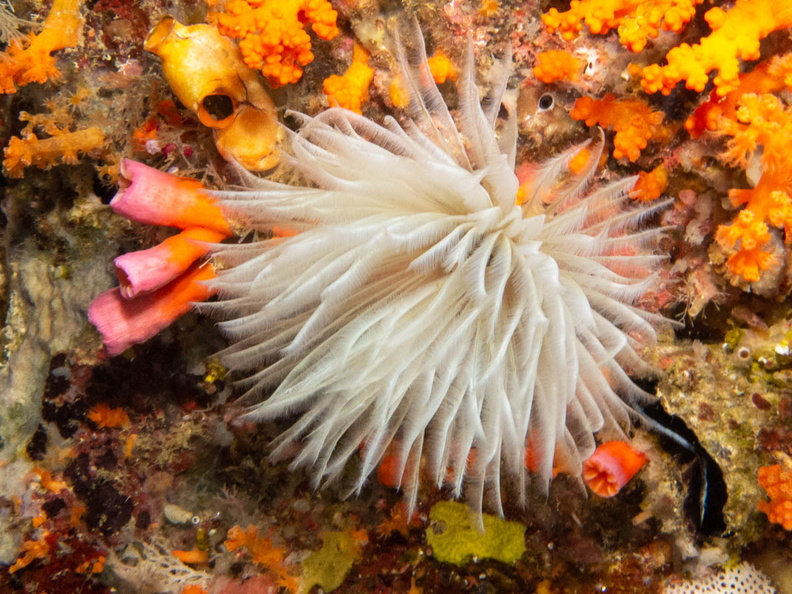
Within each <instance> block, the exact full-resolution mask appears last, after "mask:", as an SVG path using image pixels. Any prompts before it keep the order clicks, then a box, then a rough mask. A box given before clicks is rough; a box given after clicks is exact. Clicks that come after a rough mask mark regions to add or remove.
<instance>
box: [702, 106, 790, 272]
mask: <svg viewBox="0 0 792 594" xmlns="http://www.w3.org/2000/svg"><path fill="white" fill-rule="evenodd" d="M720 129H721V130H722V131H723V132H724V133H725V134H727V135H729V136H731V139H730V140H729V143H728V145H727V150H726V153H725V157H726V158H727V160H728V161H730V162H731V163H734V164H736V165H739V166H741V167H747V166H748V164H749V163H750V161H751V159H752V157H753V155H754V153H755V152H756V151H757V150H758V149H760V148H761V151H762V153H761V154H762V156H761V165H762V175H761V177H760V178H759V181H758V182H757V183H756V185H755V186H754V187H753V188H749V189H744V190H738V189H734V190H731V191H730V192H729V199H730V201H731V203H732V204H733V205H734V206H744V208H743V209H742V210H741V211H740V212H739V214H738V215H737V217H736V218H735V220H734V222H732V223H731V224H729V225H721V226H720V227H719V228H718V231H717V233H716V235H715V239H716V241H717V242H718V243H719V245H720V246H721V247H722V248H723V249H724V250H725V251H726V252H727V253H728V254H729V258H728V260H727V265H728V268H729V271H730V272H731V273H732V274H734V275H739V276H741V277H742V278H744V279H745V280H747V281H750V282H754V281H758V280H759V278H760V275H761V273H762V271H763V270H767V269H768V268H770V267H771V266H772V265H773V263H774V262H775V261H776V258H775V256H774V255H773V254H772V253H771V252H770V251H767V250H766V249H763V247H765V246H766V244H768V243H769V242H770V240H771V232H770V229H769V226H772V227H777V228H783V229H784V234H785V239H786V242H787V243H789V242H790V241H792V198H791V197H790V195H792V155H791V154H790V153H789V146H788V144H789V140H788V139H789V138H790V135H792V108H790V107H788V106H786V105H785V104H784V103H783V102H782V101H781V100H780V99H779V98H778V97H776V96H775V95H772V94H769V93H765V94H761V95H759V94H756V93H746V94H744V95H742V96H741V97H740V99H739V101H738V102H737V104H736V109H735V112H734V119H732V118H730V117H725V116H722V117H721V118H720Z"/></svg>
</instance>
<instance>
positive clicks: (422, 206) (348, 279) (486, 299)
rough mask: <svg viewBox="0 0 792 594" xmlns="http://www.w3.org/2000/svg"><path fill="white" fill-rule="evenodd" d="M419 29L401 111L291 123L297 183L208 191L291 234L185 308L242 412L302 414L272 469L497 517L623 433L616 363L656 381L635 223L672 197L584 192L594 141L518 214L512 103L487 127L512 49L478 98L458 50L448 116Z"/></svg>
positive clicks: (229, 248)
mask: <svg viewBox="0 0 792 594" xmlns="http://www.w3.org/2000/svg"><path fill="white" fill-rule="evenodd" d="M415 37H416V41H415V43H414V45H415V47H413V48H411V49H410V51H409V52H408V51H407V50H401V51H400V64H401V69H402V77H403V80H404V83H405V86H406V87H407V89H408V90H409V96H410V106H409V109H410V114H411V119H409V120H407V121H405V122H404V123H401V124H400V123H397V122H396V121H395V120H394V119H392V118H386V119H385V121H384V123H383V124H377V123H375V122H373V121H371V120H369V119H366V118H365V117H362V116H360V115H357V114H354V113H352V112H350V111H346V110H342V109H329V110H327V111H325V112H323V113H321V114H320V115H318V116H316V117H308V116H305V115H302V114H293V115H294V116H295V117H296V118H298V119H299V120H300V121H301V124H302V125H301V128H300V130H299V132H297V133H292V134H291V139H290V140H291V152H292V154H291V156H284V163H283V166H284V167H288V168H291V169H292V170H293V171H294V172H295V173H296V174H297V175H298V176H299V177H300V178H301V179H302V180H304V185H289V184H282V183H276V182H273V181H268V180H263V179H259V178H256V177H253V176H250V177H249V178H248V185H249V187H248V188H246V189H243V190H239V191H223V192H216V193H214V194H213V195H214V197H215V198H216V199H217V200H218V203H219V205H220V207H221V209H222V210H223V212H224V214H225V215H226V216H227V217H228V218H229V219H230V220H232V221H234V222H235V223H237V224H239V225H240V226H241V227H243V228H249V229H254V230H258V231H268V230H271V229H272V228H275V227H277V228H288V229H293V230H295V231H296V232H297V233H296V234H295V235H294V236H291V237H287V238H275V239H270V240H264V241H259V242H255V243H249V244H241V245H219V246H217V247H216V250H215V252H214V258H215V262H216V264H217V265H218V268H219V269H220V271H219V272H218V276H217V277H216V278H215V279H214V280H212V281H210V282H209V286H210V287H211V288H212V290H215V291H217V294H218V295H219V297H220V299H219V301H217V302H216V303H208V304H202V305H200V306H199V308H200V309H201V310H204V311H209V312H211V313H213V314H215V315H217V316H221V317H224V318H226V321H224V322H222V324H221V326H222V328H223V330H224V331H225V333H226V334H227V335H228V336H229V337H230V338H231V339H232V340H233V341H234V344H233V345H232V346H231V347H230V348H228V349H227V350H226V351H225V352H224V353H223V355H224V361H225V362H226V363H227V364H228V365H229V367H231V368H232V369H236V370H242V371H243V372H247V373H248V374H249V375H248V377H247V379H244V380H242V382H241V383H242V384H243V385H245V386H247V388H249V391H248V392H247V394H246V395H245V396H243V398H242V403H243V404H246V405H249V406H250V408H249V409H248V410H247V412H246V415H245V416H246V418H248V419H251V420H264V419H274V418H281V417H286V416H290V417H292V418H294V419H295V421H294V423H293V425H291V427H290V428H289V429H287V430H286V431H285V433H283V434H282V435H281V437H280V438H279V440H278V442H277V444H276V447H275V450H274V454H273V455H274V456H275V457H276V458H278V457H282V456H285V455H291V453H293V452H294V451H295V449H294V447H293V446H294V444H299V448H298V453H297V454H296V457H295V458H294V461H293V464H294V465H295V466H300V465H307V466H311V467H313V472H314V474H313V477H314V482H315V483H316V484H319V483H320V482H322V481H329V480H333V479H338V478H340V475H341V473H342V470H343V469H344V468H345V466H346V465H347V463H348V462H350V461H351V460H352V459H354V460H356V461H357V464H358V465H359V468H358V469H357V474H356V476H357V479H356V481H355V484H354V487H353V490H359V489H360V488H361V487H362V485H363V484H364V482H365V481H366V479H367V477H368V476H369V475H370V474H371V473H372V471H373V470H374V469H375V468H376V467H377V465H378V464H379V463H380V461H381V460H382V459H383V457H384V456H385V455H386V452H387V455H388V456H395V458H389V460H390V461H391V462H390V463H393V460H395V461H396V466H397V469H398V472H397V479H398V480H397V483H398V485H399V486H401V487H402V488H403V489H404V490H405V491H406V494H407V498H408V501H409V503H410V504H411V505H414V504H415V500H416V494H417V488H418V483H419V480H418V479H419V477H418V475H419V472H421V473H424V472H428V476H429V477H430V478H431V480H433V481H434V482H435V483H436V484H438V485H444V484H446V483H450V486H451V487H452V489H453V494H454V496H456V497H460V496H463V495H464V497H465V498H466V499H467V500H468V502H469V503H470V504H471V505H472V506H473V507H475V508H478V509H481V507H482V505H483V504H484V503H485V502H484V498H485V496H486V497H487V502H486V503H487V506H488V507H492V508H494V509H495V510H497V511H501V508H502V506H501V496H502V487H501V481H502V480H505V481H506V485H504V489H503V492H504V493H507V492H509V493H511V494H512V497H510V498H511V499H512V500H513V501H524V500H525V493H526V491H525V487H526V485H527V484H528V482H529V479H530V478H531V477H530V476H529V475H532V476H533V480H534V481H537V482H538V483H537V484H539V485H540V486H541V487H543V488H546V486H547V483H548V481H549V479H550V477H551V473H552V468H553V459H554V456H555V458H556V460H562V461H563V462H564V466H565V467H566V468H568V469H569V470H570V471H571V472H572V473H573V474H575V475H576V476H580V473H581V461H582V460H583V459H585V458H587V457H588V456H589V455H590V454H591V453H592V452H593V451H594V447H595V440H594V433H595V432H597V431H600V430H603V429H607V430H610V433H611V434H614V433H615V434H616V435H619V434H620V429H619V428H620V427H624V426H626V424H627V423H628V420H629V417H630V415H631V414H632V409H631V406H630V405H631V403H633V402H637V401H641V400H643V399H645V398H647V397H648V395H647V394H646V393H644V392H643V391H642V390H640V389H639V388H638V387H637V386H636V385H635V384H634V383H633V382H632V381H631V380H630V378H629V377H628V375H627V372H626V371H625V370H629V371H630V373H649V372H651V368H650V367H649V366H648V365H647V364H646V363H644V362H643V361H642V360H641V358H640V357H639V356H638V354H637V350H638V349H640V348H641V347H643V346H645V345H651V344H652V343H653V342H654V341H655V340H656V334H655V329H654V326H655V324H656V323H660V322H662V321H664V318H662V317H661V316H659V315H656V314H652V313H649V312H646V311H643V310H641V309H640V308H638V307H636V306H635V305H634V303H635V302H636V300H637V299H638V298H639V297H640V296H641V295H642V294H643V293H644V292H645V291H646V290H647V288H649V287H651V286H652V285H653V284H654V283H655V282H656V274H655V273H654V269H655V268H656V266H657V264H658V263H659V262H661V261H662V259H663V257H662V256H657V255H652V254H651V253H650V252H649V250H650V248H651V244H652V243H653V241H654V240H655V239H656V238H657V237H658V235H659V233H660V232H661V231H660V230H659V229H650V230H639V229H638V226H639V223H640V221H641V220H642V219H643V218H644V217H646V216H647V214H649V213H651V212H653V211H655V210H657V209H659V208H662V207H663V206H664V205H665V204H667V203H666V202H661V203H659V204H657V203H655V204H653V205H651V206H647V205H646V204H633V203H632V202H631V201H630V200H629V193H630V190H631V188H632V186H633V184H634V183H635V178H630V179H624V180H621V181H619V182H617V183H614V184H611V185H608V186H606V187H601V188H598V189H593V190H591V189H590V188H589V187H588V186H589V182H590V180H591V178H592V175H593V173H594V171H595V169H596V166H597V163H598V162H599V158H600V154H601V152H602V144H603V143H602V140H600V142H599V143H596V144H593V145H590V144H589V145H583V146H578V147H575V148H572V149H570V150H568V151H566V152H565V153H563V154H561V155H560V156H558V157H555V158H554V159H553V160H552V161H550V162H548V163H546V164H544V165H543V166H542V167H540V168H537V170H536V172H535V175H534V176H533V179H532V180H531V184H530V187H529V190H528V192H527V194H526V200H525V201H524V202H523V203H522V204H521V205H519V206H518V205H516V204H515V197H516V195H517V191H518V185H519V184H518V180H517V177H516V176H515V173H514V171H515V153H516V148H515V147H516V137H517V134H516V122H515V118H514V110H513V109H512V110H507V111H509V112H510V113H511V115H510V116H509V117H508V118H506V121H505V122H502V121H500V120H499V118H498V114H499V110H500V108H501V100H502V98H503V95H504V92H505V89H506V82H507V79H508V76H509V74H510V69H509V66H508V63H509V62H510V55H507V57H506V58H505V59H503V60H501V62H500V63H499V64H497V66H499V69H500V72H501V76H499V77H498V78H499V80H498V81H497V82H496V83H495V84H494V85H493V90H492V91H491V93H490V96H489V97H488V98H486V99H485V101H484V102H483V103H480V102H479V92H478V88H477V86H476V83H475V80H474V65H473V56H472V48H469V50H468V56H467V65H466V67H465V68H464V70H463V72H461V73H460V76H459V81H458V88H459V101H460V104H459V116H458V118H457V120H458V123H457V122H455V120H454V119H453V118H452V116H451V114H450V112H449V109H448V107H447V106H446V104H445V103H444V101H443V98H442V96H441V95H440V93H439V91H438V89H437V87H436V85H435V83H434V82H433V81H432V77H431V73H430V71H429V68H428V66H427V61H426V54H425V51H424V48H423V39H422V38H421V36H420V33H416V35H415ZM400 47H401V46H400ZM584 148H585V149H586V151H587V154H589V157H588V161H587V162H586V164H585V165H584V166H583V167H582V168H575V173H571V172H570V171H569V169H568V167H567V165H568V163H569V161H570V160H571V159H572V158H573V157H574V156H575V155H576V154H578V153H579V152H580V151H581V150H582V149H584ZM527 447H530V449H531V452H530V454H531V457H532V459H533V460H534V461H535V462H536V464H535V469H533V472H530V473H529V471H528V470H527V469H526V466H525V464H524V461H525V459H526V448H527ZM287 453H288V454H287ZM422 476H425V475H423V474H422ZM506 487H508V488H506Z"/></svg>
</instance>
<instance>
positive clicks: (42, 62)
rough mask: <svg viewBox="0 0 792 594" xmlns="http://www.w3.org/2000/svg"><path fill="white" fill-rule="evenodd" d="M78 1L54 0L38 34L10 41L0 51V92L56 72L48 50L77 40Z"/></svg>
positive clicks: (36, 81)
mask: <svg viewBox="0 0 792 594" xmlns="http://www.w3.org/2000/svg"><path fill="white" fill-rule="evenodd" d="M81 4H82V0H55V1H54V2H53V4H52V9H51V10H50V12H49V15H47V18H46V19H45V20H44V25H43V27H42V29H41V32H40V33H39V34H37V35H31V36H30V37H28V39H27V42H19V41H16V40H15V41H12V42H11V45H10V46H9V48H8V50H7V51H6V52H4V53H2V54H0V93H14V92H16V89H17V87H21V86H24V85H27V84H29V83H43V82H46V81H47V80H48V79H56V78H58V77H59V76H60V71H59V70H58V68H57V67H56V66H55V58H53V57H52V55H51V54H52V53H53V52H55V51H57V50H61V49H64V48H67V47H74V46H75V45H77V43H78V42H79V40H80V29H82V25H83V19H82V17H81V16H80V5H81Z"/></svg>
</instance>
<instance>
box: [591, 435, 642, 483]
mask: <svg viewBox="0 0 792 594" xmlns="http://www.w3.org/2000/svg"><path fill="white" fill-rule="evenodd" d="M646 462H647V458H646V456H645V455H644V454H642V453H641V452H637V451H635V450H634V449H633V448H632V447H630V444H628V443H627V442H625V441H606V442H605V443H603V444H601V445H600V446H599V447H597V449H596V450H594V453H593V454H592V455H591V457H589V458H588V459H587V460H586V461H585V462H583V480H584V481H585V483H586V484H587V485H588V487H589V489H591V490H592V491H593V492H594V493H596V494H597V495H599V496H600V497H613V496H614V495H616V494H617V493H618V492H619V491H621V490H622V488H623V487H624V485H626V484H627V483H628V482H630V479H631V478H632V477H634V476H635V474H636V473H637V472H638V471H639V470H641V468H643V467H644V465H645V464H646Z"/></svg>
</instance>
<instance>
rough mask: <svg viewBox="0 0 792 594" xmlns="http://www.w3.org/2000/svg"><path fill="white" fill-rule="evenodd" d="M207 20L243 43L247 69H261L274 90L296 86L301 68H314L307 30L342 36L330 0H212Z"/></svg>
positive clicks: (328, 37)
mask: <svg viewBox="0 0 792 594" xmlns="http://www.w3.org/2000/svg"><path fill="white" fill-rule="evenodd" d="M209 4H210V6H213V7H217V6H218V5H222V8H223V10H221V11H218V10H212V11H211V12H210V13H209V20H210V22H211V23H213V24H215V25H216V26H217V28H218V30H219V31H220V33H222V34H223V35H226V36H228V37H233V38H234V39H239V40H240V41H239V49H240V51H241V52H242V56H243V58H244V61H245V64H247V65H248V66H250V67H251V68H253V69H255V70H261V72H262V73H263V74H264V76H266V77H267V80H268V81H269V83H270V85H271V86H272V87H273V88H275V87H279V86H282V85H287V84H290V83H295V82H297V81H298V80H300V78H301V77H302V73H303V66H305V65H307V64H310V63H311V62H312V61H313V59H314V55H313V53H312V52H311V37H310V35H309V34H308V32H307V31H305V29H304V27H305V25H306V24H308V23H310V24H311V29H312V30H313V32H314V33H315V34H316V35H317V37H319V38H321V39H333V38H334V37H335V36H336V35H338V27H336V17H337V16H338V14H337V13H336V11H335V10H333V7H332V5H331V4H330V2H329V1H328V0H230V1H227V2H223V0H210V2H209Z"/></svg>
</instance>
